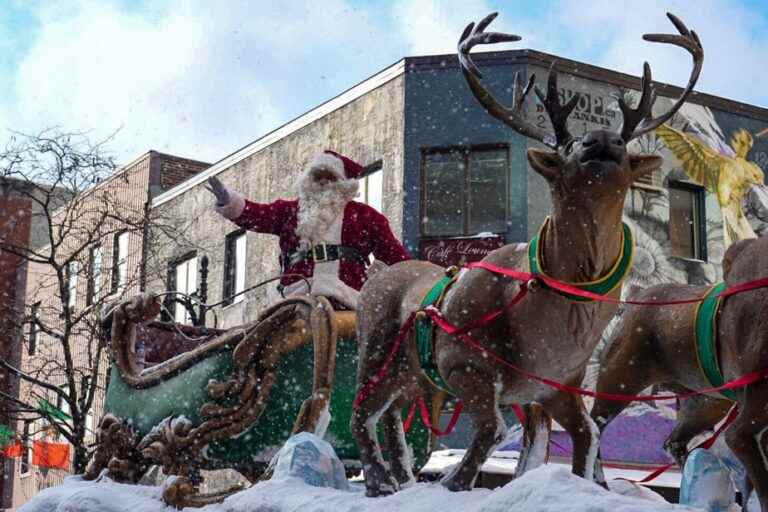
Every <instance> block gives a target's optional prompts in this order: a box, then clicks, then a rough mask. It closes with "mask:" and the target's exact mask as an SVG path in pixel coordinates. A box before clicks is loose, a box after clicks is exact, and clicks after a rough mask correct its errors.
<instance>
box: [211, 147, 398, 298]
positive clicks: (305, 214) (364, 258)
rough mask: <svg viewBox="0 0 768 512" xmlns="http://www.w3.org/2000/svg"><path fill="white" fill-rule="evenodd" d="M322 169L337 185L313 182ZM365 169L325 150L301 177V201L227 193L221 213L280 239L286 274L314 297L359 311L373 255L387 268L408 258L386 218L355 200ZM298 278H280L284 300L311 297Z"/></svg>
mask: <svg viewBox="0 0 768 512" xmlns="http://www.w3.org/2000/svg"><path fill="white" fill-rule="evenodd" d="M320 169H324V170H327V171H331V172H332V173H333V174H334V175H335V176H336V178H337V181H336V182H333V183H330V184H328V185H318V184H317V183H315V182H314V180H313V172H315V171H317V170H320ZM362 170H363V168H362V166H360V165H359V164H357V163H356V162H354V161H352V160H350V159H349V158H346V157H344V156H342V155H339V154H337V153H334V152H332V151H326V152H324V153H322V154H320V155H318V156H317V157H315V159H314V160H313V161H312V162H311V163H310V165H309V166H308V168H307V169H306V170H305V172H304V173H303V174H302V176H301V177H300V178H299V181H298V183H297V191H298V195H299V197H298V199H293V200H285V199H278V200H277V201H274V202H272V203H255V202H253V201H249V200H247V199H244V198H243V197H242V196H241V195H240V194H238V193H236V192H234V191H229V193H230V200H229V202H228V203H227V204H225V205H223V206H217V210H218V211H219V212H220V213H221V214H222V215H224V216H225V217H227V218H228V219H230V220H232V221H233V222H234V223H235V224H237V225H238V226H241V227H243V228H245V229H249V230H252V231H256V232H259V233H270V234H273V235H277V236H278V237H280V241H279V242H280V252H281V255H280V258H281V268H282V272H283V273H284V274H297V275H300V276H304V277H306V278H307V279H308V280H309V281H310V284H311V293H312V294H313V295H323V296H326V297H331V298H332V299H335V300H336V301H338V302H339V303H341V304H343V305H344V306H346V307H349V308H352V309H355V308H356V305H357V297H358V295H359V290H360V288H361V287H362V285H363V282H365V279H366V268H367V266H368V257H369V255H371V254H372V255H373V256H374V257H375V258H376V260H379V261H382V262H384V263H386V264H387V265H392V264H395V263H397V262H400V261H404V260H407V259H409V257H408V253H407V252H406V250H405V248H404V247H403V245H402V244H401V243H400V241H399V240H398V239H397V238H396V237H395V235H394V234H393V233H392V230H391V228H390V226H389V222H388V221H387V219H386V217H384V216H383V215H382V214H380V213H379V212H377V211H376V210H375V209H373V208H371V207H370V206H368V205H366V204H364V203H359V202H357V201H354V200H352V198H353V197H355V195H356V194H357V191H358V187H359V183H358V181H357V180H358V179H359V178H360V177H361V173H362ZM329 256H330V258H329ZM297 275H285V276H283V278H282V279H281V283H280V284H281V285H282V286H283V287H284V294H285V295H286V296H288V295H290V294H295V293H307V291H308V290H307V284H306V282H305V281H304V280H303V279H301V277H298V276H297Z"/></svg>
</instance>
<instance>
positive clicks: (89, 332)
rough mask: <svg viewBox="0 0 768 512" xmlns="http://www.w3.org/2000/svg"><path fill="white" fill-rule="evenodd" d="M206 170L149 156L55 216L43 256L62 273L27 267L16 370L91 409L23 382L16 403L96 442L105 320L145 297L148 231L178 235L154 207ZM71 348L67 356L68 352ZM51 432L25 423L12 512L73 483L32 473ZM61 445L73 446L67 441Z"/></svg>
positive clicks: (20, 428)
mask: <svg viewBox="0 0 768 512" xmlns="http://www.w3.org/2000/svg"><path fill="white" fill-rule="evenodd" d="M208 166H209V164H207V163H205V162H199V161H196V160H190V159H186V158H180V157H177V156H173V155H167V154H163V153H159V152H157V151H149V152H147V153H145V154H144V155H142V156H140V157H139V158H137V159H136V160H134V161H133V162H131V163H129V164H127V165H125V166H123V167H122V168H120V169H119V170H118V171H117V172H115V173H114V174H112V175H111V176H109V177H107V178H106V179H104V180H102V181H99V182H98V183H97V184H95V185H94V186H92V187H88V188H86V189H84V190H77V191H74V192H72V194H71V197H69V199H68V201H66V202H65V203H64V204H62V205H60V206H59V207H57V208H52V209H51V211H50V212H49V213H50V216H51V219H52V222H51V225H52V226H53V228H54V229H53V230H52V231H51V232H50V233H46V235H45V236H43V237H42V240H40V241H39V243H38V247H39V248H38V252H39V253H40V254H46V255H51V254H55V256H54V258H53V259H54V260H55V264H52V263H43V262H34V261H31V262H29V264H28V269H27V273H26V275H25V278H24V282H23V284H24V289H25V296H24V301H23V304H25V305H26V315H27V317H28V318H29V319H30V320H29V321H28V322H26V323H25V324H24V326H23V333H22V334H23V335H22V336H21V337H20V339H19V343H18V347H19V348H23V350H19V351H18V352H17V354H18V355H19V356H20V360H19V361H18V364H19V365H20V367H21V369H22V370H23V371H25V372H26V373H27V374H30V375H33V376H36V377H39V378H40V379H41V380H43V381H45V382H47V383H51V384H54V385H56V386H59V387H61V388H63V389H65V390H67V392H68V393H69V390H70V389H72V386H74V389H75V390H76V393H77V397H78V400H82V401H83V404H84V406H83V407H80V408H78V410H72V407H71V406H70V404H68V403H67V402H66V400H62V398H61V397H60V396H57V395H56V394H55V393H51V392H50V391H48V390H44V389H42V388H40V387H39V386H35V385H32V384H30V383H29V382H26V381H23V380H22V381H21V383H20V386H19V389H18V396H19V397H20V398H21V399H22V400H24V401H25V402H27V403H32V404H35V403H37V402H36V401H37V400H39V399H41V398H42V399H46V400H48V401H49V402H50V403H51V404H53V405H55V406H56V407H58V408H59V409H61V410H63V411H64V412H65V413H67V414H70V415H72V416H75V419H77V415H78V414H79V413H80V412H82V414H81V416H80V419H81V420H84V421H81V422H80V423H81V424H83V423H84V427H85V431H84V435H85V438H86V439H91V438H92V436H93V433H94V432H93V431H94V429H95V426H96V420H97V419H98V418H100V417H101V410H102V403H103V398H104V397H103V394H104V388H105V384H106V374H107V369H108V366H109V365H108V358H107V355H106V352H105V350H104V346H103V343H102V342H103V339H102V337H101V332H100V330H99V314H100V313H101V310H102V309H103V308H104V307H109V306H110V304H112V303H113V301H115V300H118V299H119V298H120V297H123V296H131V295H134V294H136V293H138V292H140V291H141V290H143V289H144V288H145V285H146V282H147V280H148V279H149V278H150V276H151V275H152V272H153V269H152V268H149V267H148V266H147V265H146V262H147V261H148V260H149V258H148V257H147V250H148V249H147V246H148V244H147V243H146V239H147V237H148V236H149V232H150V230H149V226H150V225H152V226H153V227H154V228H155V229H157V230H165V231H166V232H169V233H170V232H173V230H174V229H176V225H175V224H174V223H173V221H172V220H171V219H165V218H161V217H159V216H152V215H151V211H150V208H149V205H150V202H151V200H152V198H153V197H155V196H157V195H160V194H162V193H163V192H164V191H167V190H169V189H171V188H173V187H174V186H177V185H178V184H179V183H181V182H183V181H184V180H186V179H188V178H189V177H190V176H193V175H195V174H196V173H199V172H200V171H202V170H204V169H206V168H207V167H208ZM94 181H95V178H94ZM169 236H170V235H169ZM62 276H63V277H62ZM61 333H69V334H61ZM57 335H58V336H61V339H60V340H57V338H56V336H57ZM64 339H66V340H68V341H69V343H68V345H69V348H65V347H64V345H65V343H63V342H62V341H61V340H64ZM70 396H75V395H74V394H71V395H70ZM46 426H47V424H46V423H45V421H44V420H41V419H37V420H35V419H33V418H29V419H24V420H22V421H19V422H18V425H17V432H19V433H21V434H22V438H23V439H25V440H26V447H25V450H24V453H23V454H22V457H21V458H20V459H15V460H14V459H11V461H12V467H11V468H10V471H9V472H10V474H11V475H12V478H11V479H9V480H8V482H9V484H10V487H11V489H10V490H11V493H9V494H10V497H9V500H8V502H7V503H6V506H8V507H10V509H11V510H13V509H14V508H15V507H19V506H21V505H22V504H23V503H24V502H25V501H27V500H28V499H29V498H31V497H32V496H33V495H35V494H36V493H37V492H38V491H39V490H40V489H42V488H45V487H49V486H51V485H54V484H56V483H59V482H60V481H61V479H62V478H63V476H64V475H65V474H66V471H60V470H50V471H48V470H46V469H41V468H39V467H37V466H35V465H34V464H32V463H31V453H30V452H31V446H32V442H33V440H35V439H38V438H41V437H48V438H50V437H51V436H52V434H51V432H50V431H47V430H46ZM58 441H61V442H64V441H65V439H62V438H61V437H59V439H58ZM73 453H74V450H73Z"/></svg>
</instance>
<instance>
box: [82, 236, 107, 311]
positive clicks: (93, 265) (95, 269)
mask: <svg viewBox="0 0 768 512" xmlns="http://www.w3.org/2000/svg"><path fill="white" fill-rule="evenodd" d="M102 253H103V251H102V247H101V244H96V245H94V246H93V247H91V252H90V254H89V257H88V260H89V261H88V270H89V272H88V293H87V295H86V304H87V305H89V306H90V305H91V304H93V303H94V302H98V300H99V298H100V295H101V261H102Z"/></svg>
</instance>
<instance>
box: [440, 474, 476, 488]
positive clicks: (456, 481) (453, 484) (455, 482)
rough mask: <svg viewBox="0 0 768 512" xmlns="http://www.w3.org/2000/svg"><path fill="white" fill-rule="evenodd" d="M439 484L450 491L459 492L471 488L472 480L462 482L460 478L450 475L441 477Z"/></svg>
mask: <svg viewBox="0 0 768 512" xmlns="http://www.w3.org/2000/svg"><path fill="white" fill-rule="evenodd" d="M440 484H442V486H443V487H445V488H446V489H448V490H449V491H451V492H461V491H471V490H472V482H464V481H463V480H462V479H460V478H456V477H451V476H449V477H447V478H444V479H442V480H441V481H440Z"/></svg>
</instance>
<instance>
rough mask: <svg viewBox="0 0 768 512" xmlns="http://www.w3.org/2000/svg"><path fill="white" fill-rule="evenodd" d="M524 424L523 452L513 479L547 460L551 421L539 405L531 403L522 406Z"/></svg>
mask: <svg viewBox="0 0 768 512" xmlns="http://www.w3.org/2000/svg"><path fill="white" fill-rule="evenodd" d="M523 411H524V412H525V422H524V424H523V450H522V451H521V452H520V457H519V458H518V460H517V467H516V468H515V478H519V477H521V476H523V474H524V473H526V472H527V471H530V470H532V469H536V468H537V467H539V466H541V465H542V464H545V463H546V462H547V460H548V459H549V435H550V432H551V431H552V420H551V419H550V418H549V415H547V413H546V411H545V410H544V408H543V407H542V406H541V404H539V403H536V402H532V403H530V404H526V405H525V406H523Z"/></svg>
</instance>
